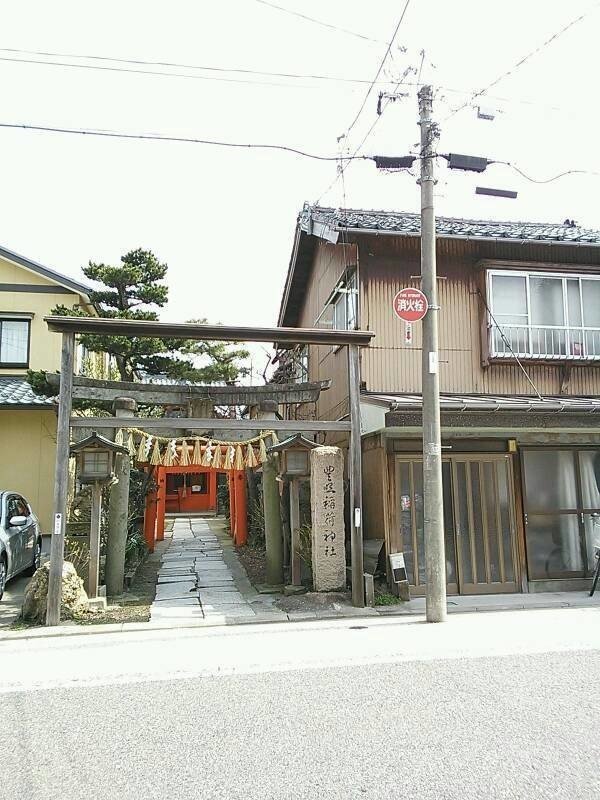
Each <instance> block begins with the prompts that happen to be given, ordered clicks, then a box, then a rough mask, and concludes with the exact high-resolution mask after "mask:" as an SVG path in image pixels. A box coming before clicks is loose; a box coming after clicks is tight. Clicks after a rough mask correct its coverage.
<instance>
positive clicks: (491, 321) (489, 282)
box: [485, 268, 600, 362]
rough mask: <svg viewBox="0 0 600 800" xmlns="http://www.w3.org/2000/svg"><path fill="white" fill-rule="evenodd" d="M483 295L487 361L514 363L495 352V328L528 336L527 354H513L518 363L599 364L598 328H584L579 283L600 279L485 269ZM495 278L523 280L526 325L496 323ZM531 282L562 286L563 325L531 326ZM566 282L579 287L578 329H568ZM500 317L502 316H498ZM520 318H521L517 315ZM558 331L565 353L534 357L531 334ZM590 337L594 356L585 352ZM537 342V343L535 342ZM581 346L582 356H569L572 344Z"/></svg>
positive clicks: (509, 355)
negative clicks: (545, 281)
mask: <svg viewBox="0 0 600 800" xmlns="http://www.w3.org/2000/svg"><path fill="white" fill-rule="evenodd" d="M485 277H486V280H485V285H486V295H487V305H488V311H487V314H486V316H487V350H488V358H489V359H490V360H496V361H505V360H507V359H513V358H514V357H515V356H514V355H513V353H512V352H511V351H510V350H505V351H504V352H501V351H500V350H498V349H497V348H496V344H495V335H496V331H497V327H498V328H500V329H502V330H504V333H505V334H506V332H507V330H506V329H508V330H509V331H510V329H511V328H512V329H519V330H523V329H525V330H526V333H527V348H528V352H523V351H522V350H518V349H516V348H513V349H514V350H515V354H516V356H517V357H518V358H519V359H527V360H538V361H544V362H548V361H553V362H557V361H558V362H562V361H575V362H590V361H600V326H592V325H585V324H584V323H585V318H584V308H583V291H582V283H581V282H582V281H584V280H591V281H600V275H595V274H589V273H585V272H562V271H560V272H559V271H544V270H516V269H501V268H499V269H494V268H488V269H486V276H485ZM494 277H513V278H523V279H524V280H525V298H526V319H527V321H526V323H524V324H523V325H517V324H515V323H507V324H506V325H503V324H502V322H501V321H500V320H499V319H498V315H499V312H497V311H496V309H495V308H494V292H493V279H494ZM532 278H534V279H535V278H550V279H554V280H559V281H560V282H561V292H562V308H563V319H564V324H563V325H539V324H533V323H532V322H531V289H530V281H531V279H532ZM568 280H577V281H578V287H579V312H580V316H581V325H577V324H574V325H571V324H570V320H569V307H568V306H569V296H568V288H567V281H568ZM500 316H502V314H500ZM516 316H521V315H516ZM540 330H544V331H558V332H559V333H560V334H562V342H563V343H564V349H565V352H564V353H550V352H549V353H536V352H535V351H534V350H535V349H534V347H533V339H532V331H540ZM588 333H591V334H592V335H594V334H595V335H596V336H597V339H596V338H595V339H594V344H595V343H596V342H597V343H598V344H597V346H596V347H595V348H594V349H597V350H598V353H597V354H593V353H592V354H589V353H588V352H587V350H588V345H587V334H588ZM573 334H578V335H579V337H580V340H579V339H578V340H577V342H575V341H574V340H573V339H572V338H571V337H572V335H573ZM538 342H539V339H538ZM576 343H578V344H580V345H582V352H581V353H580V354H576V353H573V352H572V347H571V345H574V344H576ZM558 346H559V347H560V346H561V339H560V338H559V342H558Z"/></svg>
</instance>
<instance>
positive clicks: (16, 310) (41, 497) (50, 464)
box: [0, 247, 96, 533]
mask: <svg viewBox="0 0 600 800" xmlns="http://www.w3.org/2000/svg"><path fill="white" fill-rule="evenodd" d="M89 292H90V289H89V287H87V286H84V285H83V284H82V283H79V282H78V281H74V280H73V279H72V278H68V277H67V276H66V275H61V274H59V273H58V272H55V271H54V270H52V269H49V268H48V267H45V266H42V265H41V264H38V263H36V262H35V261H32V260H31V259H28V258H24V257H23V256H20V255H18V254H17V253H13V252H12V251H10V250H7V249H5V248H3V247H0V488H2V489H11V490H13V491H17V492H20V493H21V494H23V495H24V496H25V497H26V498H27V499H28V500H29V502H30V503H31V505H32V507H33V510H34V512H35V513H36V514H37V515H38V517H39V519H40V522H41V525H42V530H43V531H44V532H46V533H47V532H49V531H50V530H51V527H50V525H51V517H52V503H53V493H54V460H55V450H56V403H55V401H54V400H53V399H50V398H43V397H40V396H39V395H36V394H34V392H33V390H32V389H31V387H30V386H29V384H28V383H27V381H26V379H25V378H26V374H27V370H28V369H32V370H46V371H47V372H55V371H57V370H59V369H60V347H61V342H60V337H59V336H53V335H51V334H49V333H48V329H47V327H46V323H45V322H44V317H45V316H47V315H48V314H50V312H51V310H52V309H53V308H54V307H55V306H57V305H65V306H69V307H73V306H75V305H78V306H80V307H81V308H82V309H84V310H86V311H87V312H88V313H96V312H95V310H94V308H93V306H92V304H91V303H90V298H89ZM83 357H84V354H83V353H82V352H81V348H79V349H78V353H77V360H78V367H80V366H81V364H82V360H83Z"/></svg>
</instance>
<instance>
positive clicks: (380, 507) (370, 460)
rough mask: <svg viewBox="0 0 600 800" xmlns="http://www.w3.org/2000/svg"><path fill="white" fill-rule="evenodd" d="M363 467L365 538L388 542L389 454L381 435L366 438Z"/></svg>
mask: <svg viewBox="0 0 600 800" xmlns="http://www.w3.org/2000/svg"><path fill="white" fill-rule="evenodd" d="M362 469H363V516H364V536H365V539H385V541H386V544H387V541H388V538H389V533H388V525H389V521H388V505H389V504H388V496H387V493H388V474H387V472H388V470H387V454H386V451H385V447H384V446H383V443H382V441H381V439H380V437H379V436H374V437H369V438H368V439H365V440H364V443H363V459H362ZM388 552H389V551H388Z"/></svg>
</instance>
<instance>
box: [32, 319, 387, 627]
mask: <svg viewBox="0 0 600 800" xmlns="http://www.w3.org/2000/svg"><path fill="white" fill-rule="evenodd" d="M44 319H45V322H46V323H47V325H48V329H49V330H50V331H53V332H55V333H60V334H62V350H61V369H60V373H61V380H60V392H59V398H58V423H57V437H56V469H55V482H54V525H53V531H52V541H51V549H50V574H49V583H48V606H47V614H46V624H47V625H49V626H52V625H58V624H59V622H60V603H61V589H62V568H63V558H64V538H65V522H66V510H67V509H66V504H67V487H68V469H69V446H70V431H71V428H82V427H85V428H94V429H102V428H115V427H118V424H115V423H116V420H115V418H114V417H72V416H71V408H72V398H73V392H74V375H73V366H74V356H75V336H76V334H78V333H86V334H96V335H101V336H135V337H149V338H155V337H158V338H160V339H194V340H203V341H234V342H267V343H275V342H276V343H277V345H278V346H279V347H288V348H292V347H294V346H296V345H298V344H314V345H319V344H320V345H331V346H345V347H346V348H347V353H348V395H349V401H350V402H349V415H348V417H349V418H348V419H347V420H335V421H334V420H269V428H270V429H271V430H275V431H309V432H317V431H321V432H345V433H348V434H349V436H350V446H349V459H348V474H349V478H350V500H351V507H350V520H351V537H350V541H351V567H352V570H351V571H352V602H353V604H354V605H355V606H358V607H362V606H364V601H365V593H364V576H363V549H362V539H363V537H362V471H361V435H360V366H359V348H360V347H367V346H368V345H369V344H370V342H371V339H372V338H373V337H374V335H375V334H374V333H372V332H370V331H346V330H328V329H319V328H246V327H238V326H233V327H232V326H225V325H196V324H191V323H167V322H152V321H139V320H121V319H103V318H98V317H52V316H50V317H45V318H44ZM176 424H177V423H176V420H175V419H173V418H169V417H166V418H165V417H159V418H147V419H144V428H146V429H147V430H148V431H152V430H154V431H157V432H160V430H168V429H170V428H173V427H174V426H176ZM256 425H257V423H256V420H251V419H241V420H240V419H236V420H227V427H228V428H231V429H232V430H236V429H237V430H240V431H248V430H255V429H256ZM214 426H215V419H214V418H211V417H200V418H194V417H186V418H185V427H186V428H192V429H207V428H208V429H210V428H213V427H214Z"/></svg>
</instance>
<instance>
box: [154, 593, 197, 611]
mask: <svg viewBox="0 0 600 800" xmlns="http://www.w3.org/2000/svg"><path fill="white" fill-rule="evenodd" d="M185 606H194V607H196V608H199V607H200V601H199V600H198V598H197V597H196V596H195V595H193V594H190V596H189V597H185V598H184V597H179V598H176V597H169V598H165V599H164V600H155V601H154V602H153V603H152V605H151V606H150V610H151V611H153V610H154V609H155V608H158V607H160V608H184V607H185Z"/></svg>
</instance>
